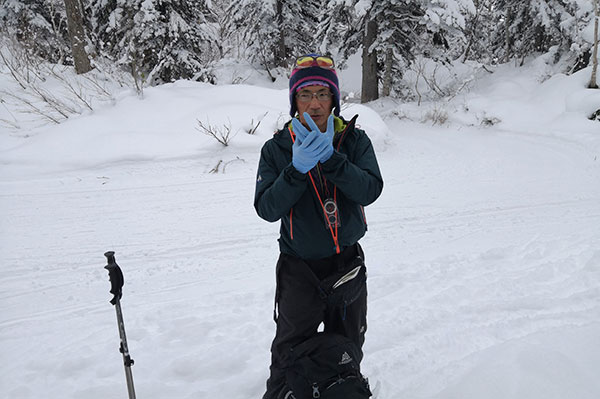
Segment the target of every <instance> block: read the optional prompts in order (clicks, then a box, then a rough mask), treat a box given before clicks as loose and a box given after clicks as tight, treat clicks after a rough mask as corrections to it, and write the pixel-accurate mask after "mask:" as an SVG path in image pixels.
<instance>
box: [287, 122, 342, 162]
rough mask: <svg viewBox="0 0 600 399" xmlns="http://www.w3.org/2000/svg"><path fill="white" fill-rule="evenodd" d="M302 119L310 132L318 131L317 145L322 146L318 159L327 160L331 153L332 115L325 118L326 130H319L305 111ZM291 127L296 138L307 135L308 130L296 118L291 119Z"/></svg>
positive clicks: (299, 138)
mask: <svg viewBox="0 0 600 399" xmlns="http://www.w3.org/2000/svg"><path fill="white" fill-rule="evenodd" d="M304 120H305V121H306V123H307V124H308V126H309V128H310V133H312V132H318V133H319V136H318V137H316V140H317V141H318V146H319V147H320V148H322V151H321V152H320V153H319V161H320V162H325V161H327V160H328V159H329V158H331V155H332V154H333V135H334V133H335V131H334V127H333V115H329V118H327V130H325V132H321V131H320V130H319V127H318V126H317V124H316V123H315V121H313V120H312V118H311V117H310V115H309V114H308V113H306V112H305V113H304ZM292 127H293V128H294V133H295V134H296V140H301V141H303V140H304V139H305V138H306V137H307V136H308V135H309V131H308V130H307V129H306V128H305V127H304V126H303V125H302V123H301V122H300V121H299V120H298V119H297V118H294V119H292Z"/></svg>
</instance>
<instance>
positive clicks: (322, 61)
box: [296, 55, 334, 69]
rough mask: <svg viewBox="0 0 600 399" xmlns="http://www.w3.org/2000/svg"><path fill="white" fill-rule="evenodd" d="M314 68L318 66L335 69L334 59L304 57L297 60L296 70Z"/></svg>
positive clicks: (320, 56) (321, 56)
mask: <svg viewBox="0 0 600 399" xmlns="http://www.w3.org/2000/svg"><path fill="white" fill-rule="evenodd" d="M312 66H318V67H319V68H323V69H333V68H334V64H333V59H332V58H331V57H327V56H325V55H319V56H316V57H314V56H312V55H303V56H300V57H298V58H296V68H300V69H302V68H310V67H312Z"/></svg>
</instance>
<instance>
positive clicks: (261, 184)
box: [254, 115, 383, 260]
mask: <svg viewBox="0 0 600 399" xmlns="http://www.w3.org/2000/svg"><path fill="white" fill-rule="evenodd" d="M357 117H358V115H357V116H355V117H354V118H352V120H351V121H349V122H347V121H345V120H343V119H341V118H336V123H335V126H336V134H335V136H334V139H333V146H334V152H333V155H332V156H331V158H330V159H329V160H327V161H326V162H324V163H322V164H321V163H319V164H318V165H317V166H316V167H315V168H313V169H312V170H311V171H310V174H311V176H312V178H313V179H312V181H311V179H310V177H309V174H308V173H307V174H303V173H300V172H299V171H297V170H296V169H295V168H294V167H293V166H292V144H293V141H292V137H293V133H292V130H291V123H290V122H288V123H287V124H286V125H285V126H284V128H283V129H282V130H280V131H278V132H276V133H275V135H274V136H273V138H271V139H269V140H268V141H267V142H266V143H265V144H264V146H263V148H262V150H261V155H260V162H259V165H258V175H257V179H256V191H255V196H254V207H255V208H256V212H257V213H258V215H259V216H260V217H261V218H263V219H265V220H266V221H268V222H276V221H278V220H281V229H280V237H279V247H280V250H281V252H282V253H286V254H290V255H293V256H296V257H298V258H302V259H311V260H312V259H321V258H325V257H328V256H331V255H334V254H335V253H336V252H337V250H344V248H346V247H349V246H351V245H353V244H355V243H356V242H358V240H359V239H360V238H361V237H363V236H364V235H365V232H366V231H367V221H366V217H365V213H364V207H365V206H367V205H369V204H371V203H373V202H374V201H375V200H376V199H377V197H379V195H380V194H381V190H382V189H383V180H382V178H381V173H380V171H379V165H378V164H377V158H376V157H375V152H374V151H373V145H372V144H371V140H370V139H369V138H368V137H367V135H366V134H365V132H364V131H362V130H360V129H357V128H356V127H355V122H356V118H357ZM313 181H314V184H313ZM317 192H318V194H317ZM334 193H335V195H334ZM319 197H320V198H319ZM334 197H335V199H336V203H337V206H338V209H339V213H338V222H339V223H338V228H337V230H336V229H335V228H330V227H329V225H328V224H327V222H326V219H325V214H324V212H323V206H322V205H321V204H322V202H324V201H325V200H326V198H334ZM334 233H337V244H338V245H337V246H336V243H335V240H334Z"/></svg>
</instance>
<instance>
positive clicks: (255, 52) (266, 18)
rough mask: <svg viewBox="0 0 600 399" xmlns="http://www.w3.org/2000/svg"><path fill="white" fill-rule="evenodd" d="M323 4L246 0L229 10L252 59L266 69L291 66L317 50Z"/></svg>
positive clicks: (232, 5)
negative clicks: (301, 55) (296, 59)
mask: <svg viewBox="0 0 600 399" xmlns="http://www.w3.org/2000/svg"><path fill="white" fill-rule="evenodd" d="M320 3H321V1H319V0H306V1H303V2H300V1H297V0H293V1H292V0H267V1H264V0H244V1H234V2H232V3H231V5H230V7H229V11H228V12H229V13H230V14H231V15H233V21H234V22H233V25H232V28H233V29H238V30H240V31H241V32H242V33H243V35H244V38H245V41H246V44H247V46H248V47H247V54H248V57H249V58H250V59H251V60H254V61H258V62H260V63H261V64H262V65H263V66H264V67H265V68H267V70H270V69H271V68H272V67H276V66H280V67H287V66H289V64H290V62H291V60H292V58H293V57H294V56H296V55H299V54H302V53H308V52H311V51H314V50H315V45H316V40H315V33H316V32H317V25H318V9H319V6H320Z"/></svg>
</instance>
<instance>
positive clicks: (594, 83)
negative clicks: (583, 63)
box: [588, 0, 600, 89]
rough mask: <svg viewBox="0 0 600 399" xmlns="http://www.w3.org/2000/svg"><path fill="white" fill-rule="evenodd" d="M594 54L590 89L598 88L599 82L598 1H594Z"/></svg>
mask: <svg viewBox="0 0 600 399" xmlns="http://www.w3.org/2000/svg"><path fill="white" fill-rule="evenodd" d="M594 15H595V17H594V19H595V21H594V52H593V53H592V54H593V55H592V78H591V79H590V84H589V85H588V87H589V88H590V89H597V88H598V81H597V80H596V72H597V70H598V19H600V13H599V12H598V0H594Z"/></svg>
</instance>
